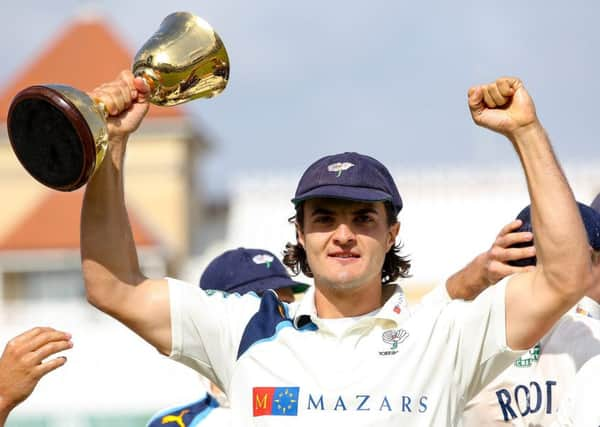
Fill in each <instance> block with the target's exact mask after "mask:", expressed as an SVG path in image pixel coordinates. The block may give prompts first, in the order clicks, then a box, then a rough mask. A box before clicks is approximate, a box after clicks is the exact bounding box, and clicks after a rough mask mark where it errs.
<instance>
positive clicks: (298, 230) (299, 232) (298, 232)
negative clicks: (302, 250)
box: [294, 222, 305, 247]
mask: <svg viewBox="0 0 600 427" xmlns="http://www.w3.org/2000/svg"><path fill="white" fill-rule="evenodd" d="M294 224H295V225H296V240H297V241H298V243H299V244H300V246H302V247H305V246H304V233H303V232H302V227H300V224H298V222H295V223H294Z"/></svg>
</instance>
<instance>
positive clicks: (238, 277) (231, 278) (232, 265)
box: [200, 248, 308, 294]
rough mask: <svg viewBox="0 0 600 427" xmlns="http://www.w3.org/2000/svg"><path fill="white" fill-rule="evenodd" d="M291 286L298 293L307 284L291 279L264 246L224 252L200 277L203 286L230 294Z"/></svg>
mask: <svg viewBox="0 0 600 427" xmlns="http://www.w3.org/2000/svg"><path fill="white" fill-rule="evenodd" d="M288 287H291V288H292V290H293V291H294V293H299V292H303V291H305V290H306V288H308V285H306V284H304V283H299V282H296V281H294V280H292V278H291V277H290V275H289V274H288V272H287V270H286V268H285V266H284V265H283V264H282V263H281V261H279V259H277V257H276V256H275V255H273V254H272V253H271V252H269V251H265V250H264V249H247V248H237V249H231V250H229V251H225V252H223V253H222V254H221V255H219V256H218V257H216V258H215V259H213V260H212V261H211V262H210V264H208V266H207V267H206V270H204V273H202V276H201V277H200V288H202V289H204V290H209V289H213V290H218V291H225V292H229V293H232V292H237V293H239V294H245V293H246V292H256V293H260V292H264V291H266V290H267V289H279V288H288Z"/></svg>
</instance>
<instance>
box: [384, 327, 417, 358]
mask: <svg viewBox="0 0 600 427" xmlns="http://www.w3.org/2000/svg"><path fill="white" fill-rule="evenodd" d="M409 335H410V334H409V333H408V331H406V329H388V330H387V331H383V334H381V339H382V340H383V342H384V343H386V344H389V345H390V347H389V348H388V349H387V350H385V351H380V352H379V355H380V356H391V355H393V354H396V353H398V344H402V343H403V342H404V341H406V339H407V338H408V336H409Z"/></svg>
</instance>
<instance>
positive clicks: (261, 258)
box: [252, 254, 273, 268]
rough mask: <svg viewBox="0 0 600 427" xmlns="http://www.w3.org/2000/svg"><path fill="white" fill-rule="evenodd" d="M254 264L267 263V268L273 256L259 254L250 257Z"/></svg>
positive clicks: (269, 266)
mask: <svg viewBox="0 0 600 427" xmlns="http://www.w3.org/2000/svg"><path fill="white" fill-rule="evenodd" d="M252 261H254V263H255V264H267V268H271V263H272V262H273V257H272V256H271V255H267V254H259V255H255V256H254V257H253V258H252Z"/></svg>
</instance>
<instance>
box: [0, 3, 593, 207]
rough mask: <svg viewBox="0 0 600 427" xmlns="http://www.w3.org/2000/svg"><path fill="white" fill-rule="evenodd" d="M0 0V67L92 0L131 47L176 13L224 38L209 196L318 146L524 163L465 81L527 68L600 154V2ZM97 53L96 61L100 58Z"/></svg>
mask: <svg viewBox="0 0 600 427" xmlns="http://www.w3.org/2000/svg"><path fill="white" fill-rule="evenodd" d="M51 4H52V6H51V7H50V6H49V5H50V3H46V2H42V1H33V0H21V1H19V2H2V5H1V6H0V11H1V12H2V13H1V16H3V18H4V19H3V20H2V21H3V23H2V25H1V26H0V64H1V65H0V79H2V80H1V81H7V80H9V79H11V76H13V75H14V73H18V72H19V70H20V69H22V68H23V67H25V66H26V64H27V61H28V60H29V59H30V58H32V57H33V56H35V55H37V54H38V53H39V52H40V51H41V50H43V48H44V47H45V46H46V45H47V44H48V42H49V40H50V39H51V38H52V37H53V35H54V34H56V33H57V32H58V31H60V29H61V28H62V27H64V26H66V25H68V22H69V21H70V20H71V19H73V17H75V16H77V14H78V13H81V11H82V10H83V9H89V8H92V9H94V10H96V11H98V12H100V13H102V14H104V15H105V16H106V17H107V18H108V19H109V20H110V22H111V24H112V25H113V28H114V30H115V31H116V32H117V33H118V34H120V35H121V37H122V38H123V40H124V42H125V43H126V44H127V45H128V46H129V47H130V49H131V51H132V52H135V51H136V50H137V48H139V47H140V46H141V45H142V44H143V43H144V42H145V40H146V39H148V38H149V36H150V35H152V34H153V33H154V31H156V29H158V26H159V25H160V22H161V21H162V19H163V18H164V17H165V16H167V15H168V14H169V13H171V12H174V11H183V10H185V11H189V12H192V13H194V14H197V15H199V16H201V17H203V18H204V19H205V20H207V21H208V22H209V23H210V24H211V25H212V26H213V27H214V28H215V29H216V31H217V32H218V33H219V35H220V36H221V38H222V39H223V41H224V43H225V45H226V48H227V50H228V53H229V57H230V61H231V77H230V82H229V85H228V87H227V89H226V90H225V92H223V93H222V94H221V95H220V96H218V97H216V98H214V99H212V100H199V101H194V102H191V103H188V104H186V106H185V108H186V110H187V111H188V112H189V114H190V115H191V117H192V118H193V120H194V123H195V126H197V127H198V128H199V129H202V130H204V131H205V132H207V133H208V134H209V135H210V136H211V137H212V139H213V148H212V150H211V152H210V153H209V154H208V156H207V158H206V159H205V160H204V161H203V163H202V164H201V165H200V166H201V172H200V175H201V177H202V179H203V180H204V183H205V187H206V189H207V192H208V194H209V195H212V196H215V197H220V196H223V195H224V194H227V192H228V191H229V185H230V182H231V178H232V177H235V176H238V175H240V174H241V175H244V174H253V173H257V172H264V171H269V172H272V173H274V174H278V173H288V174H295V175H297V176H299V175H300V174H301V172H302V171H303V170H304V169H305V168H306V167H307V166H308V165H309V164H310V163H312V162H313V161H314V160H316V159H317V158H319V157H321V156H323V155H327V154H333V153H336V152H341V151H359V152H362V153H365V154H370V155H372V156H374V157H376V158H378V159H380V160H382V161H383V162H384V163H385V164H387V165H388V167H390V169H394V170H402V169H403V168H423V169H427V168H440V167H457V166H458V167H460V166H470V165H477V167H484V168H487V167H489V168H495V167H500V166H503V165H506V164H509V165H511V164H514V166H515V167H518V163H517V159H516V156H515V154H514V152H513V150H512V148H511V147H510V144H509V143H508V142H507V141H506V140H504V139H503V138H501V137H498V136H496V135H494V134H492V133H491V132H489V131H486V130H483V129H480V128H477V127H476V126H475V125H474V124H473V123H472V121H471V119H470V116H469V113H468V108H467V104H466V93H467V90H468V88H469V87H470V86H472V85H474V84H479V83H487V82H491V81H493V80H495V79H496V78H497V77H500V76H503V75H514V76H518V77H520V78H522V79H523V80H524V82H525V85H526V87H527V88H528V90H529V91H530V93H531V94H532V96H533V98H534V101H535V103H536V106H537V111H538V115H539V117H540V119H541V120H542V122H543V124H544V126H545V127H546V129H547V130H548V132H549V134H550V136H551V138H552V140H553V143H554V147H555V150H556V152H557V154H558V156H559V158H560V159H561V160H562V161H563V162H570V161H575V162H579V161H595V160H596V159H597V160H600V144H599V143H598V142H597V141H596V135H595V125H596V123H597V122H598V118H597V110H598V109H597V104H596V99H597V98H598V97H599V95H600V87H599V86H600V79H598V76H599V75H600V61H599V60H598V46H599V42H600V26H598V25H597V19H596V18H597V16H599V14H600V3H598V2H595V1H593V0H587V1H583V0H573V1H571V2H562V1H560V2H559V1H549V0H544V1H542V0H529V1H522V0H506V1H502V2H482V1H470V0H455V1H452V2H449V1H412V2H406V1H401V0H395V1H392V0H371V1H368V2H367V1H354V0H327V1H324V0H320V1H317V0H305V1H302V2H298V1H296V2H292V1H281V0H278V1H277V0H255V1H248V0H197V1H178V0H171V1H160V2H158V1H150V0H148V1H145V2H140V1H123V0H121V1H113V0H105V1H81V0H79V1H75V0H55V1H53V2H51ZM101 59H102V58H99V59H98V60H101Z"/></svg>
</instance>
